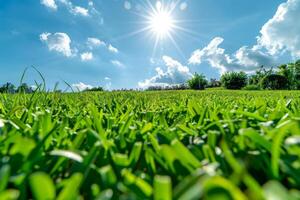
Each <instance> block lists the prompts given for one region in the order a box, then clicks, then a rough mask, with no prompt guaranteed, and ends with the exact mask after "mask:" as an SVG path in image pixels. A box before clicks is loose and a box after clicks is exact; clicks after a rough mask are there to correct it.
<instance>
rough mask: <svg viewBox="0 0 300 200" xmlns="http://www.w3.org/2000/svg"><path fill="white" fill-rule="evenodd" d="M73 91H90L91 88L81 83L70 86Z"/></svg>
mask: <svg viewBox="0 0 300 200" xmlns="http://www.w3.org/2000/svg"><path fill="white" fill-rule="evenodd" d="M72 87H73V89H75V90H79V91H83V90H86V89H91V88H93V86H91V85H87V84H84V83H82V82H79V83H74V84H72Z"/></svg>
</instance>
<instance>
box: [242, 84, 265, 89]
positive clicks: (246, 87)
mask: <svg viewBox="0 0 300 200" xmlns="http://www.w3.org/2000/svg"><path fill="white" fill-rule="evenodd" d="M243 90H261V87H260V86H259V85H246V86H245V87H243Z"/></svg>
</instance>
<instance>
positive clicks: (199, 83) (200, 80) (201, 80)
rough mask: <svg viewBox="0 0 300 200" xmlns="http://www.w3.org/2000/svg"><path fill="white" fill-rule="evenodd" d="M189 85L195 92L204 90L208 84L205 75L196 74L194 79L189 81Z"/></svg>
mask: <svg viewBox="0 0 300 200" xmlns="http://www.w3.org/2000/svg"><path fill="white" fill-rule="evenodd" d="M187 83H188V85H189V87H190V88H191V89H193V90H204V89H205V87H206V86H207V84H208V82H207V80H206V79H205V76H204V75H203V74H197V73H195V74H194V76H193V78H191V79H190V80H188V82H187Z"/></svg>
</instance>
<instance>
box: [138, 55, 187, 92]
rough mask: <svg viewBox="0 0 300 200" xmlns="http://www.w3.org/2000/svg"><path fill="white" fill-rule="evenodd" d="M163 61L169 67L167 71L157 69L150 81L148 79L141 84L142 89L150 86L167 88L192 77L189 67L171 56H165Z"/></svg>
mask: <svg viewBox="0 0 300 200" xmlns="http://www.w3.org/2000/svg"><path fill="white" fill-rule="evenodd" d="M162 59H163V61H164V64H165V66H166V67H167V70H166V71H163V70H162V69H161V68H160V67H157V68H156V69H155V70H156V75H155V76H153V77H151V78H150V79H146V80H144V81H143V82H139V83H138V85H139V87H141V88H147V87H149V86H167V85H171V84H182V83H185V82H186V81H187V80H188V79H190V78H191V77H192V74H191V73H190V70H189V68H188V67H186V66H183V65H182V64H181V63H180V62H178V61H177V60H174V59H173V58H171V57H169V56H163V58H162Z"/></svg>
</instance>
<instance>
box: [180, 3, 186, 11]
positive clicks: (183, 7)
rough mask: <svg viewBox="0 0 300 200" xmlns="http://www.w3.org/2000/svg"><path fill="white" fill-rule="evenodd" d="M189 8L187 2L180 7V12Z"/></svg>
mask: <svg viewBox="0 0 300 200" xmlns="http://www.w3.org/2000/svg"><path fill="white" fill-rule="evenodd" d="M187 7H188V4H187V2H182V3H181V4H180V6H179V8H180V10H182V11H184V10H186V9H187Z"/></svg>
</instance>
